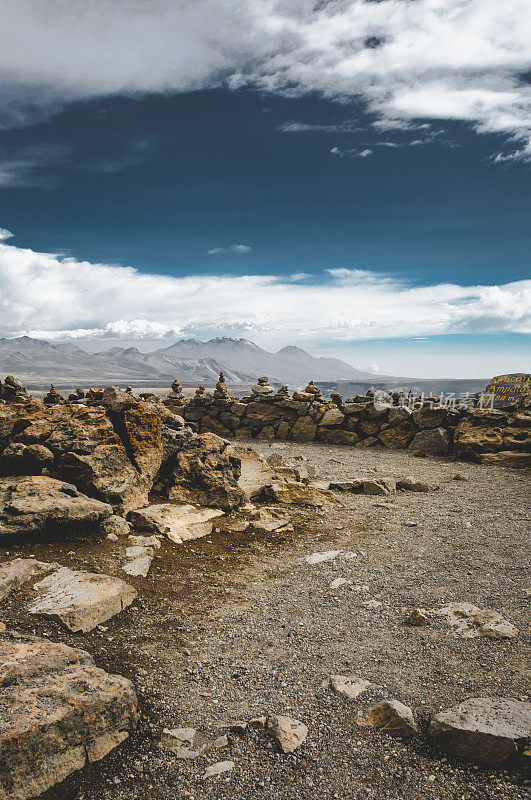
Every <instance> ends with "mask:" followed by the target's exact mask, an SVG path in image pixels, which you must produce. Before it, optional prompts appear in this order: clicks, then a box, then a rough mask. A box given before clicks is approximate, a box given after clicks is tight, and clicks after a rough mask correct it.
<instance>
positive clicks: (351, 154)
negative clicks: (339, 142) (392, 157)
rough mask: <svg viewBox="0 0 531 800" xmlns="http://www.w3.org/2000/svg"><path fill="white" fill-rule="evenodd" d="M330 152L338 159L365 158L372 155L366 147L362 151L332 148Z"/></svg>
mask: <svg viewBox="0 0 531 800" xmlns="http://www.w3.org/2000/svg"><path fill="white" fill-rule="evenodd" d="M330 152H331V153H332V155H334V156H338V157H339V158H367V157H368V156H372V154H373V151H372V150H370V149H369V148H368V147H367V148H365V149H363V150H359V149H358V148H356V147H332V148H331V150H330Z"/></svg>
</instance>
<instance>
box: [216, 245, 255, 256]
mask: <svg viewBox="0 0 531 800" xmlns="http://www.w3.org/2000/svg"><path fill="white" fill-rule="evenodd" d="M251 249H252V248H251V247H250V246H249V245H248V244H230V245H229V246H228V247H212V248H211V249H210V250H207V255H208V256H221V255H223V254H224V253H240V255H241V254H243V253H250V252H251Z"/></svg>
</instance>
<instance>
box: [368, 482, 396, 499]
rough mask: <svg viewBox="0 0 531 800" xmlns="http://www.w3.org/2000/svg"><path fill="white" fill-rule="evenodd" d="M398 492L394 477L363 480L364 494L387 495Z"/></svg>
mask: <svg viewBox="0 0 531 800" xmlns="http://www.w3.org/2000/svg"><path fill="white" fill-rule="evenodd" d="M395 493H396V481H395V480H394V478H374V479H373V480H366V481H363V494H375V495H387V494H395Z"/></svg>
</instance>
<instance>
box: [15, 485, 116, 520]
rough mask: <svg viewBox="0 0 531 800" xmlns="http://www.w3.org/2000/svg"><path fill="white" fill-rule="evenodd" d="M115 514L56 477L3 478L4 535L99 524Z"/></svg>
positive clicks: (107, 507) (108, 507) (110, 509)
mask: <svg viewBox="0 0 531 800" xmlns="http://www.w3.org/2000/svg"><path fill="white" fill-rule="evenodd" d="M73 493H74V494H73ZM111 514H112V508H111V507H110V506H109V505H106V504H105V503H101V502H100V501H99V500H93V499H92V498H90V497H85V495H83V494H81V492H78V491H77V489H76V488H75V486H74V487H70V486H69V485H68V484H65V483H63V482H62V481H57V480H55V479H54V478H48V477H44V476H21V477H15V478H0V535H2V534H12V533H17V534H20V533H24V534H27V533H31V534H35V533H41V532H43V531H45V530H53V529H56V528H61V527H65V526H72V525H76V524H77V525H88V524H97V523H99V522H100V521H101V520H104V519H105V518H106V517H109V516H110V515H111Z"/></svg>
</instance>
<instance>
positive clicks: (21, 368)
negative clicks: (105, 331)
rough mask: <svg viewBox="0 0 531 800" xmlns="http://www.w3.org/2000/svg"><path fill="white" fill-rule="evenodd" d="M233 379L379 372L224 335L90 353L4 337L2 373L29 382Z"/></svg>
mask: <svg viewBox="0 0 531 800" xmlns="http://www.w3.org/2000/svg"><path fill="white" fill-rule="evenodd" d="M221 370H222V371H223V372H224V373H225V378H226V380H227V382H228V383H230V384H249V383H254V382H255V381H256V379H257V377H258V376H260V375H267V376H268V377H269V379H270V381H271V382H272V383H286V384H288V385H290V386H292V387H293V386H300V385H302V384H303V383H306V382H307V381H308V380H310V379H313V380H316V381H338V380H363V379H370V378H371V377H373V376H372V375H371V373H368V372H361V371H360V370H357V369H355V368H354V367H351V366H350V365H349V364H347V363H346V362H345V361H341V360H340V359H336V358H323V357H319V358H316V357H315V356H311V355H310V354H309V353H307V352H306V351H305V350H301V348H299V347H294V346H288V347H283V348H282V350H279V352H278V353H270V352H268V351H267V350H264V349H262V348H261V347H258V345H256V344H254V343H253V342H250V341H248V340H247V339H233V338H230V337H226V336H224V337H221V338H216V339H210V340H209V341H206V342H201V341H197V340H196V339H181V340H180V341H178V342H175V343H174V344H172V345H170V346H169V347H164V348H161V349H159V350H155V351H153V352H149V353H142V352H140V350H138V349H137V348H136V347H111V348H109V349H107V350H103V351H101V352H98V353H87V352H86V351H84V350H82V349H81V348H80V347H79V346H77V345H75V344H73V343H71V342H62V343H58V344H51V343H50V342H47V341H45V340H42V339H32V338H30V337H29V336H20V337H18V338H14V339H0V375H2V374H4V375H5V374H13V375H16V376H17V377H18V378H20V379H21V380H22V381H25V382H26V383H29V384H39V383H46V382H48V381H54V382H57V383H60V382H68V383H76V384H80V385H82V386H85V385H89V384H93V383H96V384H97V383H111V382H114V383H137V384H138V383H142V384H143V385H150V384H152V385H157V384H159V383H160V384H162V383H171V381H173V380H175V379H177V380H179V381H180V382H181V383H182V384H183V385H184V386H198V385H199V384H204V385H206V386H212V385H213V384H214V383H215V382H216V381H217V378H218V374H219V372H220V371H221Z"/></svg>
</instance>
